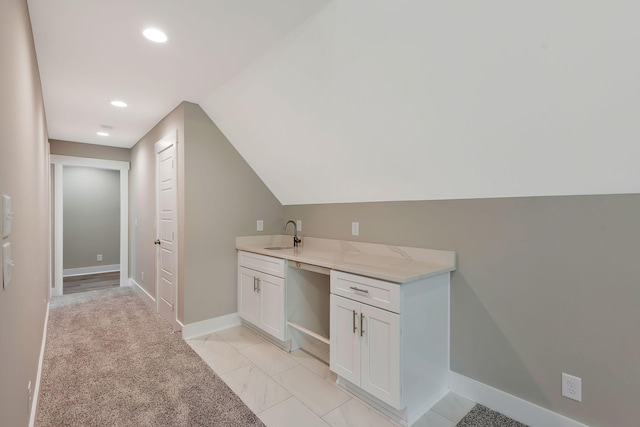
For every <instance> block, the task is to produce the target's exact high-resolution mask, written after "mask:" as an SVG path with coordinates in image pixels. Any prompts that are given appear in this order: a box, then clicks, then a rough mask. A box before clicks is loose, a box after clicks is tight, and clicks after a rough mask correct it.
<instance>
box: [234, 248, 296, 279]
mask: <svg viewBox="0 0 640 427" xmlns="http://www.w3.org/2000/svg"><path fill="white" fill-rule="evenodd" d="M238 265H240V266H241V267H247V268H250V269H252V270H256V271H262V272H263V273H267V274H272V275H274V276H278V277H282V278H284V267H285V260H283V259H280V258H274V257H270V256H265V255H259V254H254V253H251V252H243V251H240V252H238Z"/></svg>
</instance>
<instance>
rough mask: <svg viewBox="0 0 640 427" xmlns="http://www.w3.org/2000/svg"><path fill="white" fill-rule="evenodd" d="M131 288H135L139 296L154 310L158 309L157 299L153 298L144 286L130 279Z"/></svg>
mask: <svg viewBox="0 0 640 427" xmlns="http://www.w3.org/2000/svg"><path fill="white" fill-rule="evenodd" d="M129 286H131V287H132V288H133V290H134V291H136V293H137V294H138V295H140V296H141V297H142V299H143V300H144V302H145V303H147V305H148V306H149V307H151V308H153V309H154V310H155V309H156V299H155V298H154V297H152V296H151V294H150V293H149V292H147V291H146V290H145V289H144V288H143V287H142V286H140V285H139V284H138V282H136V281H135V280H134V279H133V278H132V277H129Z"/></svg>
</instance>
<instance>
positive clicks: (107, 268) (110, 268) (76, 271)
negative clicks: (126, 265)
mask: <svg viewBox="0 0 640 427" xmlns="http://www.w3.org/2000/svg"><path fill="white" fill-rule="evenodd" d="M114 271H120V264H110V265H94V266H92V267H80V268H66V269H64V270H62V276H63V277H71V276H84V275H86V274H97V273H111V272H114Z"/></svg>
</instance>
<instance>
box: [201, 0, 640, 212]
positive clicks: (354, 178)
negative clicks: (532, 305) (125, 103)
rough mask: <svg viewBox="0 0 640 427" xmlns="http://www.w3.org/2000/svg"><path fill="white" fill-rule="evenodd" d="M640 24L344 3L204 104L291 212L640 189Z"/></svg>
mask: <svg viewBox="0 0 640 427" xmlns="http://www.w3.org/2000/svg"><path fill="white" fill-rule="evenodd" d="M639 13H640V6H638V5H637V4H636V3H629V2H586V3H585V2H579V1H569V2H557V1H551V0H543V1H538V2H533V3H527V4H523V3H521V2H510V1H506V0H500V1H498V0H490V1H485V2H462V3H461V2H410V1H402V2H395V1H394V2H389V1H383V0H370V1H367V2H364V3H363V2H353V1H333V2H331V3H330V4H329V5H328V6H327V7H326V8H323V9H322V10H320V11H319V12H317V13H316V14H314V15H313V16H312V17H311V18H310V19H308V20H307V21H305V22H304V23H303V24H302V25H301V26H299V27H298V28H296V30H295V31H293V32H292V33H290V34H289V35H288V36H287V37H286V38H284V39H283V40H282V41H280V42H279V43H278V44H277V45H275V46H274V47H272V48H271V49H270V50H269V51H268V52H267V53H266V54H265V55H263V56H262V57H260V58H259V59H258V60H257V61H255V62H253V63H252V64H251V65H249V66H248V67H247V68H245V69H243V70H242V71H241V72H240V73H239V74H237V75H236V76H235V77H234V78H233V79H231V80H230V81H228V82H226V83H225V84H223V85H222V86H220V87H218V88H217V89H215V90H214V91H213V93H211V94H210V95H209V96H207V97H205V98H204V99H203V100H202V101H201V102H200V103H201V105H202V107H203V108H204V109H205V111H206V112H207V113H208V114H209V116H210V117H211V118H212V119H213V121H214V122H215V123H216V124H217V125H218V126H219V127H220V128H221V130H222V131H223V132H224V133H225V134H226V136H227V137H228V138H229V140H230V141H231V143H232V144H233V145H234V146H235V147H236V148H237V149H238V151H239V152H240V153H241V154H242V155H243V156H244V157H245V159H246V160H247V161H248V163H249V164H250V165H251V166H252V167H253V168H254V170H255V171H256V172H257V173H258V174H259V175H260V177H262V179H263V180H264V181H265V182H266V184H267V185H268V186H269V188H270V189H271V190H272V191H273V192H274V194H275V195H276V196H277V197H278V198H279V200H280V201H281V202H282V203H283V204H285V205H288V204H306V203H328V202H353V201H379V200H423V199H449V198H475V197H507V196H536V195H561V194H594V193H600V194H607V193H634V192H638V191H639V190H640V167H638V165H637V159H638V158H640V143H639V142H638V139H639V138H638V137H639V136H640V132H639V131H638V128H639V126H638V117H640V84H638V81H639V80H638V76H640V56H638V55H636V54H634V52H636V51H637V46H638V41H640V27H639V26H638V25H637V22H636V17H637V16H638V15H639Z"/></svg>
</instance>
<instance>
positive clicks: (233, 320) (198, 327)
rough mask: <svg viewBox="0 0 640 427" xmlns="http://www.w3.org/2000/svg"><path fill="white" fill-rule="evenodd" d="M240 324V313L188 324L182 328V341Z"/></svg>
mask: <svg viewBox="0 0 640 427" xmlns="http://www.w3.org/2000/svg"><path fill="white" fill-rule="evenodd" d="M239 324H240V316H238V313H231V314H227V315H226V316H220V317H214V318H213V319H207V320H202V321H200V322H195V323H188V324H186V325H184V326H183V327H182V339H183V340H188V339H191V338H195V337H199V336H201V335H207V334H211V333H213V332H217V331H220V330H222V329H227V328H230V327H232V326H237V325H239Z"/></svg>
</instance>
